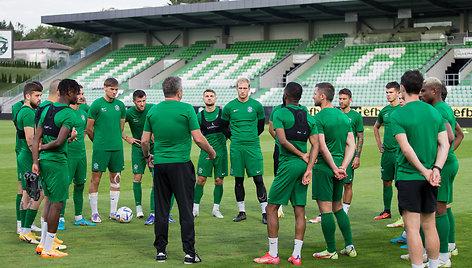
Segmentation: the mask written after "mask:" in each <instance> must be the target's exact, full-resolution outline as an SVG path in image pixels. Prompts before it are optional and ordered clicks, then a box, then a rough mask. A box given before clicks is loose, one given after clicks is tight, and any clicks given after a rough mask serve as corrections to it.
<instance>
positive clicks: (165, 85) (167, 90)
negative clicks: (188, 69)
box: [162, 76, 182, 98]
mask: <svg viewBox="0 0 472 268" xmlns="http://www.w3.org/2000/svg"><path fill="white" fill-rule="evenodd" d="M162 90H163V91H164V97H166V98H172V97H175V95H177V92H179V90H182V79H180V77H177V76H169V77H167V78H166V79H165V80H164V82H162Z"/></svg>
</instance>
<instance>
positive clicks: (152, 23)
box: [129, 17, 174, 28]
mask: <svg viewBox="0 0 472 268" xmlns="http://www.w3.org/2000/svg"><path fill="white" fill-rule="evenodd" d="M129 19H130V20H134V21H137V22H139V23H142V24H144V25H150V26H154V27H159V28H165V27H174V26H173V25H171V24H169V23H165V22H162V21H158V22H157V21H154V20H151V19H146V18H141V17H131V18H129Z"/></svg>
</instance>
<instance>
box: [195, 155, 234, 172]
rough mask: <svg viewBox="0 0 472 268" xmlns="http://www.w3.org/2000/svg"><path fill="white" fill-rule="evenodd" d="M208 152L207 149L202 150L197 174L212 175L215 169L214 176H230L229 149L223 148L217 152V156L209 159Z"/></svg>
mask: <svg viewBox="0 0 472 268" xmlns="http://www.w3.org/2000/svg"><path fill="white" fill-rule="evenodd" d="M207 158H208V154H207V153H206V152H205V151H201V152H200V157H199V158H198V168H197V175H199V176H203V177H207V178H208V177H211V176H212V175H213V170H214V175H215V176H214V178H221V177H226V176H228V151H226V150H222V151H221V152H217V153H216V158H215V159H212V160H208V159H207Z"/></svg>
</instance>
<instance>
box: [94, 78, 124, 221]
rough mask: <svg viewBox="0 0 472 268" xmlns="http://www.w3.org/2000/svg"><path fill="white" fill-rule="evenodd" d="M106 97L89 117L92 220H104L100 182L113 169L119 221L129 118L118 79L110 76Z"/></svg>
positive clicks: (114, 201) (112, 215) (113, 211)
mask: <svg viewBox="0 0 472 268" xmlns="http://www.w3.org/2000/svg"><path fill="white" fill-rule="evenodd" d="M103 88H104V90H105V96H104V97H103V98H99V99H96V100H95V101H94V102H93V103H92V105H91V106H90V109H89V112H88V120H87V135H88V136H89V138H90V140H91V141H92V142H93V152H92V178H91V180H90V187H89V200H90V208H91V209H92V222H94V223H100V222H102V220H101V219H100V215H99V214H98V206H97V203H98V185H99V183H100V179H101V178H102V174H103V172H105V171H106V169H107V168H108V171H109V172H110V216H109V218H110V219H113V220H116V215H115V214H116V209H117V207H118V199H119V198H120V180H121V171H122V170H123V169H124V168H125V166H124V155H123V141H122V140H121V139H122V135H123V128H124V126H125V119H126V107H125V105H124V103H123V102H122V101H120V100H118V99H116V98H115V97H116V94H117V93H118V81H117V80H116V79H115V78H107V79H106V80H105V82H104V86H103Z"/></svg>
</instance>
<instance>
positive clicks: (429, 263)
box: [428, 259, 439, 268]
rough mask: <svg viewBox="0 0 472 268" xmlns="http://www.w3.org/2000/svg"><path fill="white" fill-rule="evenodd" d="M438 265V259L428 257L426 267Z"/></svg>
mask: <svg viewBox="0 0 472 268" xmlns="http://www.w3.org/2000/svg"><path fill="white" fill-rule="evenodd" d="M438 265H439V260H432V259H429V262H428V267H430V268H438Z"/></svg>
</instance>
